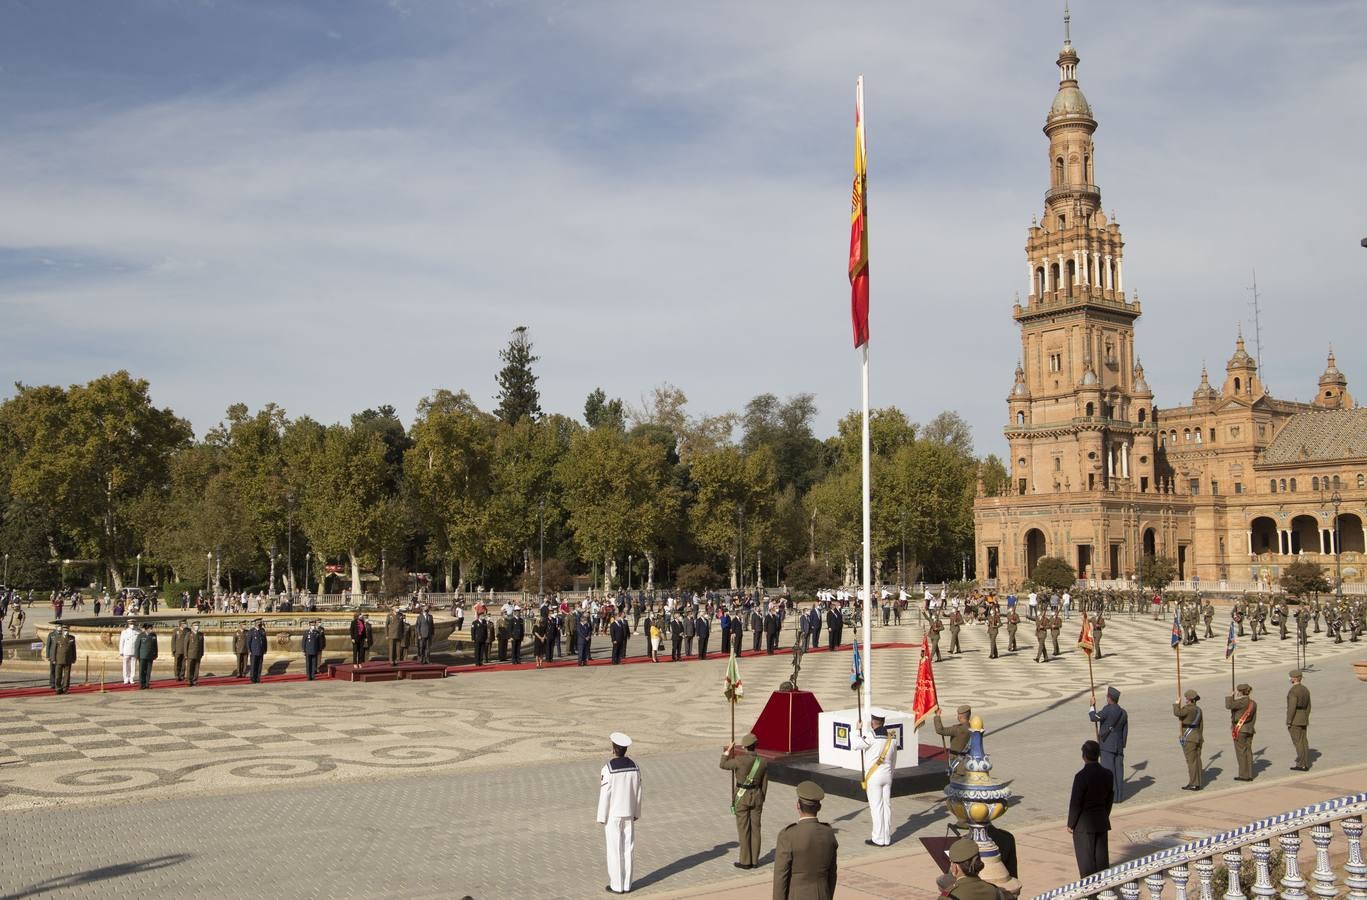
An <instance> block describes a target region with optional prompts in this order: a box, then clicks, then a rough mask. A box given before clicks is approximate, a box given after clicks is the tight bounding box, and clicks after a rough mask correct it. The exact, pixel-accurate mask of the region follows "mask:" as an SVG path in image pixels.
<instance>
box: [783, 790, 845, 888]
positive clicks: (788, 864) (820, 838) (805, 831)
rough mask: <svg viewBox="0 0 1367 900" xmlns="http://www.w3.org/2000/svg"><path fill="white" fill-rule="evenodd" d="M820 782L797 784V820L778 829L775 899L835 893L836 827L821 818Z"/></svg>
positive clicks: (837, 845) (822, 793) (823, 794)
mask: <svg viewBox="0 0 1367 900" xmlns="http://www.w3.org/2000/svg"><path fill="white" fill-rule="evenodd" d="M825 797H826V792H825V791H823V790H822V789H821V787H820V785H817V784H815V783H814V782H811V781H804V782H802V783H801V784H799V785H798V786H797V821H796V822H794V823H793V824H792V825H789V826H788V827H786V828H784V829H783V830H782V831H780V832H779V833H778V843H777V845H776V846H775V847H774V900H830V898H831V897H833V896H835V875H836V859H835V857H836V851H837V850H838V849H839V846H840V845H839V844H838V843H836V840H835V830H834V829H832V828H831V826H829V825H827V824H826V823H825V822H822V821H819V820H818V819H817V815H818V814H819V813H820V812H821V801H822V800H824V799H825Z"/></svg>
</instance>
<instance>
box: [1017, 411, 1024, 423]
mask: <svg viewBox="0 0 1367 900" xmlns="http://www.w3.org/2000/svg"><path fill="white" fill-rule="evenodd" d="M1016 424H1017V425H1024V424H1025V413H1023V412H1018V413H1016Z"/></svg>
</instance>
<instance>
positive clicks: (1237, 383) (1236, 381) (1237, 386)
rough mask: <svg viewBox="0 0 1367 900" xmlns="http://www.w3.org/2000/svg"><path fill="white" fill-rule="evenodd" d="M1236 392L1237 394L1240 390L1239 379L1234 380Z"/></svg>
mask: <svg viewBox="0 0 1367 900" xmlns="http://www.w3.org/2000/svg"><path fill="white" fill-rule="evenodd" d="M1234 390H1235V392H1238V390H1239V379H1238V378H1237V377H1236V378H1235V379H1234Z"/></svg>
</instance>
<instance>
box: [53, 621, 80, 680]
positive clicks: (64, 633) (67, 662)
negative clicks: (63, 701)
mask: <svg viewBox="0 0 1367 900" xmlns="http://www.w3.org/2000/svg"><path fill="white" fill-rule="evenodd" d="M53 644H54V647H53V659H54V660H55V661H56V663H57V683H56V690H57V693H59V694H65V693H66V692H67V691H69V690H71V667H72V666H74V665H75V664H76V638H74V637H73V636H72V634H71V627H70V626H69V625H67V624H66V623H65V622H63V623H62V625H61V628H60V630H59V631H58V633H57V639H56V641H54V642H53Z"/></svg>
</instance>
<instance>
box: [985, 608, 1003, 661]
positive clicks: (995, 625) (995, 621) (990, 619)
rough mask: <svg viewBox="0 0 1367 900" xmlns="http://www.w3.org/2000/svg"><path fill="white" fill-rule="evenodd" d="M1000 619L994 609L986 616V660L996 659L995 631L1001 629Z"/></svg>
mask: <svg viewBox="0 0 1367 900" xmlns="http://www.w3.org/2000/svg"><path fill="white" fill-rule="evenodd" d="M1001 623H1002V619H1001V616H999V615H998V614H997V610H996V609H995V608H994V609H993V610H992V611H991V612H989V613H988V614H987V647H988V652H987V658H988V659H996V658H997V630H998V629H999V628H1000V627H1001Z"/></svg>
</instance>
